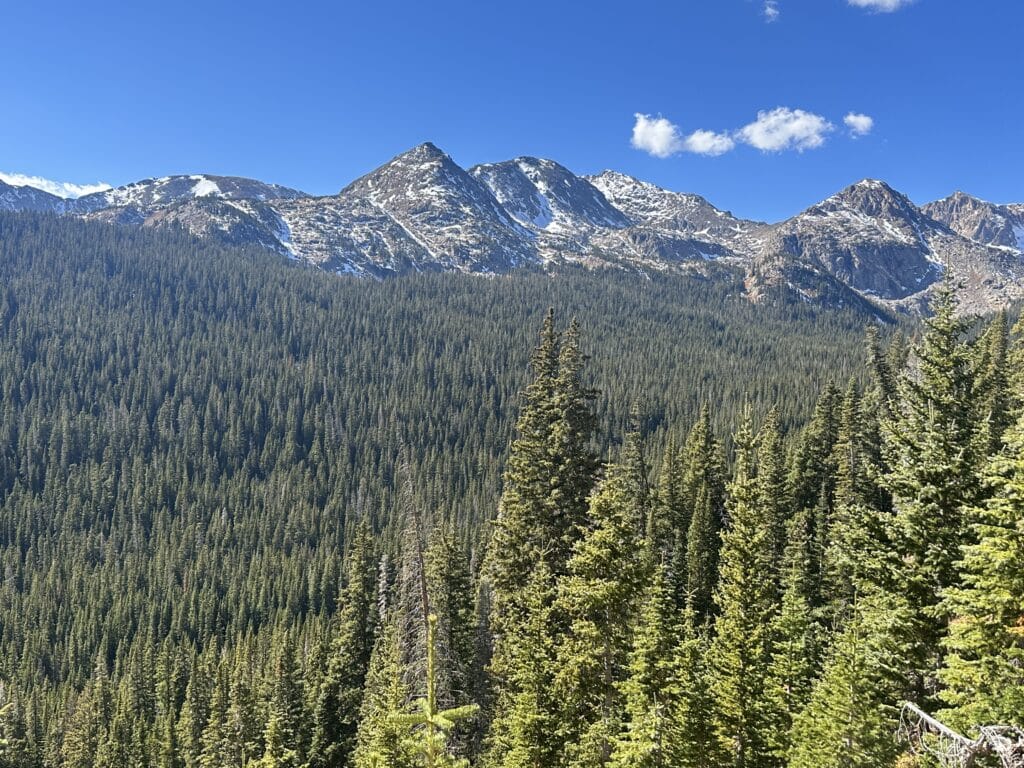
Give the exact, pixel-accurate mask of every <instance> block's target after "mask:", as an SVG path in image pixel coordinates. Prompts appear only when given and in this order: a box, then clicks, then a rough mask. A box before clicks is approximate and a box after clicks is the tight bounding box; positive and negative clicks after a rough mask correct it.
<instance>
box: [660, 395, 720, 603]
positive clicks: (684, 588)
mask: <svg viewBox="0 0 1024 768" xmlns="http://www.w3.org/2000/svg"><path fill="white" fill-rule="evenodd" d="M684 451H685V455H686V465H687V466H686V475H685V488H686V498H687V502H688V503H689V505H690V526H689V529H688V530H687V533H686V547H685V550H684V549H683V548H682V547H681V546H680V547H679V548H677V551H676V557H675V560H674V562H673V568H672V570H673V573H674V574H675V577H676V579H677V580H678V583H679V587H680V590H679V591H680V592H681V594H679V595H678V597H679V598H680V604H684V603H685V604H687V605H689V607H690V608H691V609H692V610H693V612H694V613H695V614H696V616H697V617H698V619H699V620H702V621H703V620H704V619H707V618H708V617H710V616H711V615H712V614H713V612H714V610H715V609H714V597H713V595H714V589H715V584H716V582H717V580H718V550H719V546H720V537H719V531H720V530H721V527H722V520H723V517H724V514H725V513H724V509H725V470H724V468H723V466H722V459H721V455H720V448H719V446H718V443H717V441H716V440H715V438H714V435H713V434H712V432H711V418H710V416H709V414H708V410H707V408H704V409H703V410H702V411H701V415H700V418H699V419H698V421H697V423H696V425H695V426H694V428H693V430H692V431H691V433H690V435H689V437H688V439H687V443H686V448H685V449H684Z"/></svg>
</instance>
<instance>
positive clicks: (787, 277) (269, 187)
mask: <svg viewBox="0 0 1024 768" xmlns="http://www.w3.org/2000/svg"><path fill="white" fill-rule="evenodd" d="M0 208H8V209H13V210H20V209H28V210H42V211H53V212H56V213H66V214H72V215H79V216H85V217H88V218H92V219H99V220H102V221H108V222H111V223H113V224H119V225H124V226H146V227H163V226H174V227H181V228H184V229H186V230H188V231H190V232H192V233H193V234H195V235H197V236H200V237H210V238H217V239H219V240H221V241H224V242H228V243H232V244H237V245H254V246H259V247H264V248H270V249H273V250H276V251H278V252H279V253H281V254H283V255H286V256H288V257H289V258H292V259H296V260H299V261H303V262H306V263H309V264H311V265H313V266H315V267H318V268H320V269H324V270H329V271H332V272H339V273H347V274H354V275H362V276H370V277H376V278H381V277H386V276H389V275H397V274H402V273H406V272H414V271H443V270H454V271H462V272H474V273H483V274H500V273H506V272H509V271H512V270H516V269H522V268H536V269H548V270H557V269H558V268H559V267H560V266H563V265H567V264H581V265H584V266H588V267H602V268H622V269H629V270H634V271H642V272H653V271H676V272H679V271H687V272H700V273H704V274H707V275H709V276H713V275H714V274H721V270H723V269H724V270H727V271H731V272H733V273H734V274H735V273H739V274H742V275H744V276H745V285H746V290H747V293H748V296H749V297H750V298H751V299H752V300H755V301H765V300H776V299H783V298H784V299H787V300H791V299H793V298H796V299H798V300H804V301H812V302H815V303H820V304H830V305H844V306H849V305H857V306H862V307H873V308H885V309H895V310H917V309H919V308H921V307H922V306H924V305H925V304H926V302H927V298H928V296H929V294H930V292H931V291H932V290H933V289H934V286H935V285H936V284H937V281H939V280H940V278H941V277H942V275H943V274H944V271H945V269H946V268H947V267H948V268H951V269H952V270H953V271H954V273H955V275H956V277H957V279H958V281H960V282H961V283H962V284H963V288H962V298H963V306H964V309H965V310H969V311H973V310H986V309H991V308H993V307H996V306H1001V305H1003V304H1005V303H1006V302H1007V301H1011V300H1014V299H1017V298H1021V297H1024V253H1022V247H1021V246H1022V244H1024V205H994V204H992V203H986V202H984V201H981V200H978V199H977V198H973V197H970V196H968V195H964V194H962V193H956V194H954V195H952V196H950V197H948V198H945V199H943V200H938V201H936V202H934V203H929V204H928V205H926V206H923V207H920V208H919V207H918V206H916V205H914V203H912V202H911V201H910V200H909V199H908V198H907V197H906V196H905V195H902V194H900V193H899V192H897V191H896V190H894V189H892V188H891V187H890V186H888V185H887V184H885V183H884V182H882V181H876V180H870V179H865V180H863V181H860V182H858V183H856V184H853V185H851V186H850V187H847V188H846V189H844V190H842V191H840V192H838V193H836V194H835V195H833V196H831V197H829V198H827V199H826V200H823V201H822V202H820V203H818V204H816V205H814V206H811V207H810V208H808V209H807V210H805V211H803V212H802V213H799V214H797V215H796V216H794V217H792V218H790V219H787V220H786V221H782V222H779V223H776V224H766V223H763V222H757V221H748V220H745V219H740V218H738V217H735V216H733V215H732V214H731V213H729V212H728V211H724V210H721V209H719V208H717V207H715V206H714V205H712V204H711V203H709V202H708V201H707V200H705V199H704V198H702V197H700V196H699V195H694V194H688V193H680V192H673V191H670V190H666V189H662V188H660V187H657V186H655V185H653V184H650V183H647V182H644V181H641V180H639V179H635V178H633V177H630V176H626V175H624V174H621V173H617V172H615V171H605V172H603V173H601V174H598V175H596V176H577V175H576V174H574V173H572V172H571V171H570V170H568V169H567V168H565V167H564V166H562V165H559V164H558V163H556V162H554V161H552V160H546V159H541V158H534V157H520V158H516V159H515V160H508V161H505V162H499V163H492V164H486V165H478V166H474V167H473V168H470V169H469V170H468V171H467V170H463V169H462V168H460V167H459V166H458V165H457V164H456V163H455V162H454V161H453V160H452V159H451V158H450V157H449V156H448V155H446V154H445V153H444V152H442V151H441V150H440V149H438V148H437V147H436V146H434V145H433V144H429V143H427V144H421V145H419V146H417V147H414V148H413V149H411V150H409V151H408V152H404V153H402V154H401V155H398V156H397V157H395V158H393V159H392V160H390V161H389V162H387V163H385V164H384V165H382V166H381V167H379V168H378V169H376V170H375V171H373V172H371V173H369V174H367V175H366V176H363V177H362V178H360V179H357V180H356V181H354V182H352V183H351V184H349V185H348V186H347V187H345V188H344V189H343V190H342V191H341V192H340V193H339V194H337V195H330V196H326V197H312V196H309V195H305V194H303V193H302V192H299V191H297V190H294V189H289V188H287V187H281V186H278V185H274V184H265V183H263V182H260V181H255V180H252V179H243V178H237V177H227V176H210V175H192V176H168V177H163V178H160V179H147V180H145V181H141V182H137V183H135V184H129V185H127V186H124V187H119V188H117V189H111V190H107V191H105V192H98V193H95V194H91V195H86V196H84V197H81V198H79V199H77V200H63V199H61V198H57V197H54V196H53V195H49V194H47V193H46V192H42V191H40V190H33V189H30V188H28V187H11V186H9V185H4V184H0ZM716 270H717V272H716Z"/></svg>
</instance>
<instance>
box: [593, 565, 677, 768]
mask: <svg viewBox="0 0 1024 768" xmlns="http://www.w3.org/2000/svg"><path fill="white" fill-rule="evenodd" d="M675 612H676V607H675V601H674V600H673V598H672V593H671V590H670V588H669V584H668V579H667V573H666V570H665V567H664V566H658V567H656V568H654V570H653V574H652V577H651V579H650V583H649V585H648V586H647V589H646V591H645V594H644V600H643V603H642V605H641V608H640V617H639V621H638V623H637V627H636V632H635V634H634V637H633V642H632V650H631V651H630V656H629V665H628V671H629V676H628V678H626V680H624V681H623V682H621V683H620V684H619V686H618V687H619V689H620V691H621V693H622V696H623V698H624V699H625V722H624V723H623V727H622V730H621V732H620V733H619V735H618V736H617V738H616V740H615V743H614V749H613V752H612V756H611V760H610V762H609V765H611V766H614V768H663V767H664V766H670V765H674V762H673V750H674V749H675V748H676V747H677V746H678V745H679V741H680V739H681V734H679V733H677V732H676V721H675V716H676V707H677V706H678V700H679V691H678V689H677V686H678V683H679V681H678V680H677V670H676V667H675V662H676V661H677V659H676V656H675V654H676V648H677V647H678V645H679V642H680V639H681V637H680V632H679V627H678V622H677V620H676V618H675Z"/></svg>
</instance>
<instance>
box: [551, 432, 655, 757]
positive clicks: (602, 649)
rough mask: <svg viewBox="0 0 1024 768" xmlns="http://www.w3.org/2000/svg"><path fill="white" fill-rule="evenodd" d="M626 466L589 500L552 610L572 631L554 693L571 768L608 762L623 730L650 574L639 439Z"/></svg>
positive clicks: (626, 455) (562, 647)
mask: <svg viewBox="0 0 1024 768" xmlns="http://www.w3.org/2000/svg"><path fill="white" fill-rule="evenodd" d="M623 459H624V462H625V463H624V464H621V465H619V466H617V467H615V468H614V469H613V470H612V472H611V475H610V477H609V478H608V479H607V480H606V481H605V482H604V483H603V484H602V486H601V487H600V488H599V490H598V491H597V492H596V493H595V494H594V496H593V498H592V499H591V503H590V511H589V514H588V518H589V523H588V527H587V530H586V532H585V533H584V535H583V538H582V539H580V540H579V542H578V543H577V544H576V547H575V549H574V550H573V554H572V557H571V558H570V560H569V564H568V573H567V574H566V575H565V577H564V578H563V579H561V580H560V581H559V583H558V598H557V601H556V605H555V610H556V615H557V616H558V617H559V618H560V619H562V618H564V621H565V623H566V626H567V631H566V635H565V637H564V639H563V640H562V642H561V643H560V644H559V646H558V651H557V661H556V668H557V674H556V677H555V692H556V695H557V698H558V702H559V707H560V711H559V718H560V720H561V723H560V730H559V734H560V737H561V738H562V739H563V741H564V743H565V754H564V756H563V764H564V765H566V766H598V765H602V764H604V763H605V762H607V760H608V758H609V756H610V754H611V747H612V740H613V739H614V737H615V736H616V735H617V734H618V729H619V725H620V724H619V722H618V720H619V713H620V709H621V702H620V698H621V697H620V695H619V684H620V683H621V682H622V681H623V680H624V679H625V677H626V665H627V661H628V656H629V649H630V644H631V630H632V625H633V617H634V615H635V614H634V612H635V610H636V605H637V600H638V597H639V595H640V594H641V592H642V590H643V587H644V584H645V582H646V572H647V567H648V562H647V557H646V556H647V552H646V551H645V548H644V547H643V546H642V545H641V542H642V541H643V532H644V529H645V526H646V514H645V512H646V509H647V504H646V500H645V498H646V493H647V491H646V468H645V466H644V462H643V454H642V451H641V450H640V445H639V435H637V434H636V433H633V434H632V436H631V438H630V439H629V440H628V441H627V446H626V449H625V451H624V452H623Z"/></svg>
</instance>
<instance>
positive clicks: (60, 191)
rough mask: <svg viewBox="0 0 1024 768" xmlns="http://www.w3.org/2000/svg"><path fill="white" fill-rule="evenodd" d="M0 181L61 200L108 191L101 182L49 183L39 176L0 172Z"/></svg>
mask: <svg viewBox="0 0 1024 768" xmlns="http://www.w3.org/2000/svg"><path fill="white" fill-rule="evenodd" d="M0 181H3V182H5V183H7V184H10V185H11V186H14V187H34V188H35V189H41V190H43V191H44V192H49V193H50V194H51V195H56V196H57V197H63V198H69V197H72V198H73V197H81V196H82V195H88V194H89V193H90V192H102V191H103V190H105V189H110V185H109V184H105V183H103V182H98V183H96V184H72V183H71V182H70V181H51V180H50V179H44V178H42V177H40V176H26V175H25V174H23V173H4V172H3V171H0Z"/></svg>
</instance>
